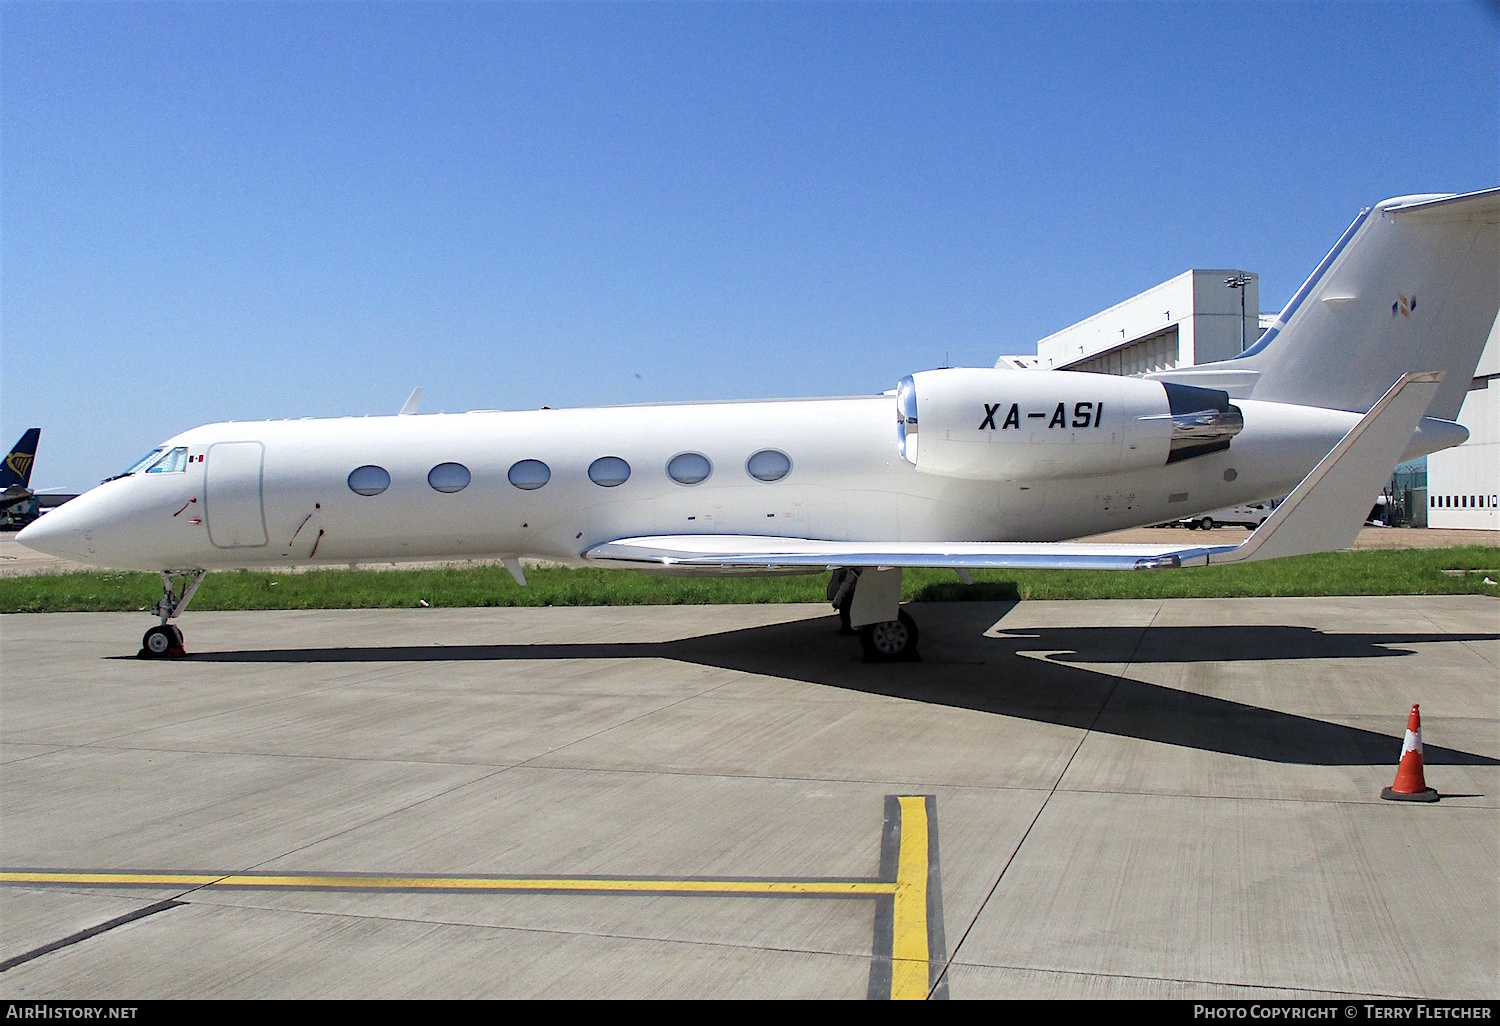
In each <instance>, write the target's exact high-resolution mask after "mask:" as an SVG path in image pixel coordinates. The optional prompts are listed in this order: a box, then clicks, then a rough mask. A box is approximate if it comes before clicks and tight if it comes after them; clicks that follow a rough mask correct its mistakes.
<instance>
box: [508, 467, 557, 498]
mask: <svg viewBox="0 0 1500 1026" xmlns="http://www.w3.org/2000/svg"><path fill="white" fill-rule="evenodd" d="M505 476H506V478H508V479H509V480H510V483H511V484H513V485H515V486H516V487H517V488H520V489H521V490H522V491H527V492H530V491H534V490H536V489H538V488H540V487H541V486H542V485H544V484H546V483H547V482H548V481H550V480H552V470H551V468H550V467H548V466H547V464H545V463H543V462H542V461H541V460H522V461H521V462H520V463H517V464H515V465H514V466H512V467H511V468H510V472H509V473H507V474H506V475H505Z"/></svg>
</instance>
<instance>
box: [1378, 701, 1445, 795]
mask: <svg viewBox="0 0 1500 1026" xmlns="http://www.w3.org/2000/svg"><path fill="white" fill-rule="evenodd" d="M1380 797H1382V798H1387V799H1389V800H1391V801H1393V802H1435V801H1437V800H1438V798H1440V797H1441V795H1439V794H1438V793H1437V792H1436V791H1434V790H1433V789H1432V788H1430V787H1428V786H1427V781H1426V780H1425V779H1423V777H1422V714H1421V712H1420V711H1419V710H1418V707H1417V706H1415V705H1414V706H1412V707H1411V716H1409V717H1408V718H1407V720H1406V740H1405V741H1403V742H1402V743H1401V765H1400V766H1397V767H1396V782H1395V783H1394V784H1392V785H1391V786H1390V787H1387V788H1385V789H1384V790H1382V791H1381V792H1380Z"/></svg>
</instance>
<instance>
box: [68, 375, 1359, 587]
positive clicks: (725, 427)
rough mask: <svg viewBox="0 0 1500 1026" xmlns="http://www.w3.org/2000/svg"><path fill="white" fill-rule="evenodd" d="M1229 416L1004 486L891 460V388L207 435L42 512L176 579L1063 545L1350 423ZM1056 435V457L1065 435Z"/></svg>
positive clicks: (90, 543)
mask: <svg viewBox="0 0 1500 1026" xmlns="http://www.w3.org/2000/svg"><path fill="white" fill-rule="evenodd" d="M1237 403H1238V405H1239V407H1240V408H1241V410H1242V411H1243V415H1244V429H1243V431H1241V432H1240V434H1239V435H1238V436H1237V437H1235V438H1234V440H1233V444H1232V445H1231V447H1230V448H1228V449H1227V450H1225V451H1222V452H1217V453H1212V454H1210V455H1205V456H1201V457H1197V458H1194V459H1189V460H1184V461H1182V462H1179V463H1173V464H1170V465H1167V466H1162V467H1157V468H1154V469H1147V470H1135V471H1132V472H1129V473H1120V474H1113V475H1104V476H1089V477H1078V478H1068V477H1051V478H1047V479H1035V478H1034V479H1025V480H1023V479H1017V480H1002V481H974V480H965V479H962V478H954V477H942V476H936V475H933V474H927V473H922V472H920V471H919V470H917V469H916V468H915V467H913V466H912V465H911V464H910V463H908V462H907V461H906V460H904V459H903V458H902V457H901V455H900V453H899V452H898V451H897V447H896V443H895V437H894V420H895V416H894V414H895V409H894V404H895V400H894V398H893V397H892V396H889V395H881V396H869V397H856V398H837V399H807V400H784V401H782V400H778V401H760V402H725V403H701V404H672V405H653V406H620V407H604V408H594V409H572V410H535V411H525V412H475V413H466V414H446V415H445V414H438V415H426V416H390V417H361V418H353V417H345V418H337V419H308V420H291V421H272V422H261V423H220V424H209V425H205V426H203V427H198V428H194V429H192V430H190V431H187V432H184V433H182V434H180V435H178V436H176V437H175V438H172V439H170V440H168V441H167V442H165V443H163V445H164V447H165V448H171V449H176V448H185V449H186V461H185V463H184V464H183V469H181V470H179V471H176V472H171V473H135V474H131V475H129V476H126V477H122V478H119V479H116V480H112V481H108V482H106V483H104V484H103V485H101V486H100V487H98V488H95V489H93V490H92V491H91V492H88V493H86V494H84V495H83V496H80V497H79V498H78V499H75V500H73V501H72V502H70V503H69V504H68V505H67V506H65V507H63V508H61V509H59V510H57V511H55V512H53V513H50V514H49V515H48V517H47V518H46V521H47V523H48V531H47V534H48V543H49V545H48V548H49V550H50V551H57V550H58V549H59V548H65V549H66V550H68V553H69V554H70V555H72V556H73V557H74V558H77V559H80V560H82V561H84V562H88V563H94V564H98V565H105V566H112V567H119V568H131V569H142V570H164V569H183V568H203V569H215V568H228V567H254V566H283V565H288V564H340V563H351V562H352V563H363V562H386V561H403V560H419V559H421V560H431V559H455V560H456V559H468V558H479V557H502V556H529V557H536V558H543V559H549V560H558V561H562V562H578V561H580V557H581V556H582V554H583V553H584V552H586V551H587V550H588V549H590V548H591V547H593V546H594V545H597V544H600V543H602V542H606V541H610V540H612V539H617V538H622V537H631V536H642V535H661V534H672V535H681V534H695V533H697V534H716V535H724V534H738V535H759V536H771V537H795V538H816V539H827V540H848V541H865V540H869V541H876V540H893V539H894V540H900V541H954V540H967V541H1043V540H1058V539H1067V538H1075V537H1082V536H1086V535H1091V534H1097V533H1101V532H1104V531H1110V530H1116V529H1120V528H1126V527H1132V526H1138V525H1143V524H1152V523H1159V522H1162V521H1164V520H1169V519H1175V518H1178V517H1182V516H1186V515H1189V514H1191V513H1193V512H1195V511H1200V510H1209V509H1215V508H1218V507H1222V506H1226V505H1233V504H1236V503H1241V502H1248V501H1254V500H1257V499H1263V498H1267V497H1270V496H1276V495H1282V494H1285V493H1286V492H1288V491H1289V490H1291V488H1292V487H1294V486H1295V485H1296V484H1297V482H1298V481H1299V480H1301V478H1302V477H1303V476H1305V475H1306V474H1307V472H1308V471H1309V470H1310V469H1311V468H1312V467H1313V466H1314V465H1315V464H1316V463H1317V461H1318V460H1319V459H1320V458H1322V457H1323V456H1324V455H1325V454H1326V453H1327V452H1328V451H1329V449H1330V448H1331V447H1332V446H1333V445H1334V444H1336V443H1337V442H1338V440H1339V438H1340V437H1342V436H1343V434H1344V433H1345V432H1346V431H1347V430H1348V429H1349V427H1350V426H1351V425H1352V424H1354V423H1355V422H1356V421H1357V420H1358V414H1354V413H1345V412H1342V411H1334V410H1323V409H1318V408H1313V407H1297V406H1285V405H1281V404H1276V403H1264V402H1255V401H1250V400H1238V401H1237ZM1069 409H1070V418H1069V421H1068V423H1066V424H1059V425H1058V430H1060V431H1061V432H1063V433H1064V434H1065V433H1066V432H1069V431H1079V432H1087V431H1090V430H1097V428H1094V427H1092V426H1091V425H1090V426H1085V427H1081V428H1075V427H1073V426H1072V423H1073V418H1072V417H1071V409H1072V407H1071V406H1070V407H1069ZM1105 416H1106V417H1107V416H1108V414H1106V415H1105ZM1079 420H1082V418H1079ZM979 422H980V418H976V425H977V424H978V423H979ZM991 433H992V434H993V433H994V432H991ZM1051 437H1052V438H1055V439H1058V440H1059V442H1060V444H1061V449H1060V450H1059V451H1064V452H1065V451H1066V449H1067V447H1068V445H1067V442H1066V441H1064V440H1062V435H1061V434H1055V435H1053V436H1051ZM765 450H771V451H774V452H778V453H783V454H785V456H786V457H787V458H788V459H789V460H790V470H789V471H788V472H786V473H785V476H783V477H781V478H780V479H779V480H774V481H770V482H766V481H762V480H757V479H756V478H755V477H752V476H751V474H750V472H749V470H748V469H747V461H748V460H749V459H750V458H751V456H752V455H754V454H755V453H758V452H762V451H765ZM683 453H696V454H701V455H702V456H705V457H707V459H708V461H709V463H710V464H711V468H712V469H711V473H709V475H708V477H707V478H705V479H704V480H702V481H701V482H700V483H696V484H681V483H678V482H677V481H674V480H673V479H672V477H670V476H669V475H668V470H667V467H668V464H669V462H670V461H671V460H672V459H673V458H674V457H676V456H678V455H680V454H683ZM601 457H617V458H618V459H621V460H624V461H625V463H627V464H628V465H629V468H630V470H629V476H628V478H627V479H626V480H625V481H624V482H623V483H620V484H618V485H614V486H608V487H606V486H602V485H600V484H598V483H595V481H593V480H591V479H590V474H589V469H590V466H591V464H593V463H594V461H596V460H598V459H599V458H601ZM528 460H535V461H539V462H540V463H542V464H545V465H546V468H547V470H548V472H549V473H550V476H549V477H548V479H547V481H546V483H545V484H544V485H542V486H541V487H536V488H533V489H530V490H527V489H524V488H521V487H517V486H516V485H515V484H513V483H512V481H511V480H510V473H511V468H513V467H515V465H516V464H517V463H519V462H521V461H528ZM443 464H458V465H460V466H461V467H462V468H463V469H465V470H467V472H468V475H469V480H468V483H467V485H465V486H463V487H462V488H461V489H459V490H456V491H450V492H444V491H439V490H437V488H436V487H435V486H434V485H433V484H432V483H430V482H429V475H430V474H432V473H433V471H434V468H436V467H438V466H439V465H443ZM616 466H618V465H616ZM360 467H373V468H380V469H381V470H383V471H385V472H386V474H387V475H388V476H389V484H388V485H386V486H385V487H384V488H383V489H381V490H380V491H379V492H378V494H369V495H365V494H357V493H356V492H355V491H354V490H353V489H352V487H351V484H350V475H351V473H352V472H353V471H354V470H356V468H360ZM615 476H616V477H617V476H618V471H616V474H615ZM377 477H378V475H377ZM439 477H441V475H439ZM377 483H379V482H378V481H377ZM438 483H439V484H442V483H444V482H443V481H441V480H438ZM446 486H447V487H452V484H451V483H450V484H447V485H446ZM69 532H71V534H70V533H69Z"/></svg>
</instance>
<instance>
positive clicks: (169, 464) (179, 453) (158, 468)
mask: <svg viewBox="0 0 1500 1026" xmlns="http://www.w3.org/2000/svg"><path fill="white" fill-rule="evenodd" d="M186 469H187V446H182V447H180V448H177V449H173V450H172V451H171V452H169V453H167V454H166V455H165V456H163V457H162V458H161V459H159V460H157V461H156V462H155V463H153V464H152V465H151V466H150V467H148V468H147V470H146V473H148V474H179V473H181V472H182V471H184V470H186Z"/></svg>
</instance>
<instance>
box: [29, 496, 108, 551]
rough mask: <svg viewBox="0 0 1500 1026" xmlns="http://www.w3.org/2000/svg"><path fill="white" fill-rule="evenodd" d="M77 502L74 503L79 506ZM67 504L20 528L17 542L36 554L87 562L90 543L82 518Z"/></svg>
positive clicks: (75, 500)
mask: <svg viewBox="0 0 1500 1026" xmlns="http://www.w3.org/2000/svg"><path fill="white" fill-rule="evenodd" d="M77 501H78V500H77V499H74V500H73V502H77ZM72 504H73V503H72V502H68V503H64V504H63V505H61V506H59V507H58V508H57V509H55V510H53V511H52V512H50V513H46V514H43V515H42V516H40V517H38V518H37V519H36V520H33V521H32V522H31V523H29V524H27V525H26V526H25V527H23V528H21V531H20V533H19V534H17V535H16V541H17V542H19V543H20V544H22V545H24V546H26V547H27V548H28V549H34V550H35V551H37V552H43V553H46V554H47V555H49V556H56V557H57V558H59V559H76V560H83V561H86V560H87V559H88V555H89V552H88V550H89V548H90V546H89V539H88V538H86V537H85V532H84V530H83V527H82V524H81V523H80V522H79V520H80V518H79V517H78V516H77V515H76V513H75V512H74V511H70V510H69V509H68V507H69V506H71V505H72Z"/></svg>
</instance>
